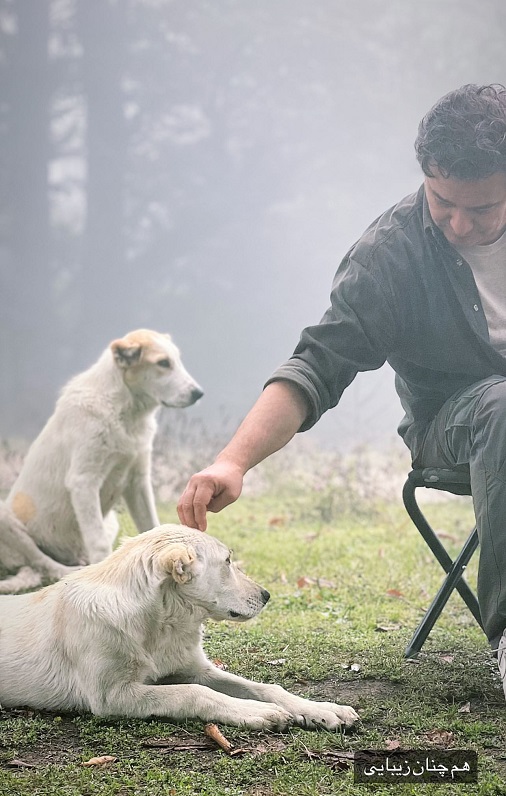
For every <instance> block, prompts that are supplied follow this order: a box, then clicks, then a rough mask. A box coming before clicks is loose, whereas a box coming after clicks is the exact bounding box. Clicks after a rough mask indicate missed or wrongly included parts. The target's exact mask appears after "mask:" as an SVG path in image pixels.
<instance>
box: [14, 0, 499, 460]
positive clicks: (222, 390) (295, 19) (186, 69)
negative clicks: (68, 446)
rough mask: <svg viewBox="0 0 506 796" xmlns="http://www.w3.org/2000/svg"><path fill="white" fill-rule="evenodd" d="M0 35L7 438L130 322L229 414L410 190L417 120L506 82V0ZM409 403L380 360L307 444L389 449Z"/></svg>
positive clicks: (50, 16) (18, 5)
mask: <svg viewBox="0 0 506 796" xmlns="http://www.w3.org/2000/svg"><path fill="white" fill-rule="evenodd" d="M0 32H1V41H0V58H1V67H2V71H1V78H0V79H1V89H2V92H1V106H0V137H1V147H0V153H1V154H0V159H1V168H2V180H1V200H0V202H1V203H0V234H1V241H0V293H1V295H0V301H1V308H0V309H1V312H0V365H1V373H2V378H1V380H0V435H2V436H3V437H19V436H22V437H26V438H32V437H33V436H34V435H35V434H36V433H37V432H38V430H39V429H40V428H41V426H42V424H43V423H44V422H45V420H46V419H47V417H48V416H49V415H50V413H51V411H52V407H53V405H54V401H55V398H56V396H57V394H58V391H59V389H60V388H61V386H62V385H63V384H64V383H65V382H66V381H67V380H68V379H69V377H70V376H72V375H73V374H75V373H77V372H79V371H80V370H82V369H84V368H85V367H87V366H88V365H90V364H91V363H92V362H93V361H94V360H95V359H96V358H97V357H98V356H99V354H100V352H101V351H102V350H103V349H104V348H105V347H106V346H107V345H108V343H109V342H110V341H111V340H113V339H115V338H117V337H119V336H122V335H123V334H125V333H126V332H127V331H130V330H133V329H135V328H138V327H148V328H153V329H157V330H159V331H166V332H169V333H170V334H171V335H172V336H173V338H174V340H175V342H176V343H177V344H178V346H179V348H180V349H181V351H182V354H183V359H184V362H185V364H186V366H187V368H188V369H189V370H190V372H191V373H192V375H193V376H194V377H195V378H196V379H197V380H198V381H199V382H200V384H201V385H202V387H203V389H204V391H205V397H204V398H203V399H202V401H201V402H200V403H199V404H198V406H196V407H194V408H192V409H189V410H185V411H187V412H189V413H191V418H192V420H195V421H197V420H199V422H202V423H204V424H205V426H206V427H207V428H208V429H210V430H212V429H216V428H217V429H219V428H220V426H224V425H227V426H229V427H233V426H234V425H235V424H236V423H237V422H238V421H239V420H240V418H241V417H242V416H243V415H244V414H245V412H246V411H247V409H248V408H249V407H250V406H251V404H252V403H253V402H254V400H255V398H256V397H257V395H258V393H259V392H260V390H261V389H262V386H263V383H264V382H265V380H266V379H267V378H268V377H269V375H270V374H271V372H272V371H273V370H274V369H275V368H276V367H277V366H278V365H279V364H281V363H282V362H283V361H284V360H285V359H286V358H288V356H289V355H290V354H291V352H292V350H293V348H294V347H295V345H296V343H297V340H298V337H299V334H300V331H301V329H302V328H303V326H305V325H307V324H313V323H315V322H317V321H318V320H319V319H320V317H321V316H322V314H323V312H324V311H325V309H326V307H327V304H328V296H329V290H330V285H331V281H332V277H333V274H334V272H335V270H336V268H337V265H338V263H339V261H340V259H341V258H342V256H343V255H344V254H345V253H346V251H347V249H348V248H349V246H350V245H351V244H352V243H353V242H354V240H355V239H356V238H357V237H358V236H359V235H360V234H361V232H362V231H363V230H364V228H365V227H366V226H367V225H368V224H369V223H370V222H371V221H372V220H373V219H374V218H375V217H376V216H377V215H379V214H380V213H381V212H382V211H383V210H385V209H386V208H387V207H389V206H390V205H392V204H394V203H395V202H397V201H398V200H399V199H401V198H402V197H403V196H404V195H406V194H408V193H411V192H413V191H415V190H416V189H417V188H418V186H419V184H420V182H421V179H422V178H421V172H420V169H419V167H418V164H417V163H416V160H415V156H414V149H413V141H414V138H415V135H416V130H417V125H418V122H419V120H420V118H421V117H422V115H423V114H424V113H425V112H426V111H427V110H428V109H429V107H430V106H431V105H432V104H433V103H434V102H435V101H436V100H437V99H438V98H439V97H440V96H442V95H443V94H444V93H446V92H447V91H449V90H451V89H453V88H456V87H457V86H460V85H462V84H464V83H470V82H477V83H492V82H505V81H506V48H505V46H504V42H505V33H506V4H505V3H504V0H481V2H480V3H477V2H475V0H472V1H471V0H425V2H423V3H419V2H414V1H413V2H410V0H383V2H381V3H377V2H374V0H367V1H366V0H354V2H353V3H350V2H344V0H116V1H115V2H114V0H52V1H51V0H36V2H34V1H33V0H32V2H30V0H0ZM401 415H402V411H401V408H400V404H399V401H398V399H397V397H396V395H395V391H394V389H393V376H392V373H391V371H390V370H389V369H388V367H384V368H382V369H381V370H379V371H377V372H375V373H369V374H360V375H359V376H358V377H357V379H356V380H355V382H354V383H353V384H352V385H351V386H350V387H349V388H348V390H347V391H346V393H345V396H344V398H343V399H342V402H341V404H340V406H339V407H337V408H336V409H334V410H332V411H331V412H329V413H327V415H326V416H325V417H324V418H323V419H322V420H321V421H320V423H319V424H318V425H317V426H316V427H315V429H313V430H312V431H311V432H308V434H309V435H312V436H314V438H315V440H318V441H320V442H322V443H325V444H326V445H329V446H332V447H335V448H336V449H345V448H350V447H351V446H354V445H357V444H364V443H365V444H371V445H374V446H383V445H385V444H386V442H387V441H389V440H393V439H395V432H396V426H397V423H398V421H399V420H400V417H401ZM399 444H400V443H399Z"/></svg>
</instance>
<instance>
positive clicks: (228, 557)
mask: <svg viewBox="0 0 506 796" xmlns="http://www.w3.org/2000/svg"><path fill="white" fill-rule="evenodd" d="M231 563H232V555H231V554H230V553H229V554H228V556H227V557H226V559H225V564H231Z"/></svg>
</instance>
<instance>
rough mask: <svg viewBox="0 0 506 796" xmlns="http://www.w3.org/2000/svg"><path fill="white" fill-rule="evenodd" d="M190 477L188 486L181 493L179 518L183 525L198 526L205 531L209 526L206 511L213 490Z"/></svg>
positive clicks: (178, 506)
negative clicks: (194, 481)
mask: <svg viewBox="0 0 506 796" xmlns="http://www.w3.org/2000/svg"><path fill="white" fill-rule="evenodd" d="M192 481H193V478H192V479H190V481H189V483H188V486H187V487H186V489H185V491H184V492H183V494H182V495H181V498H180V500H179V503H178V505H177V513H178V516H179V520H180V522H181V523H182V524H183V525H188V526H189V527H190V528H197V529H198V530H199V531H205V530H206V528H207V520H206V512H207V506H208V503H209V502H210V500H211V499H212V496H213V490H212V489H211V488H210V487H209V485H204V484H199V483H198V482H197V484H196V485H195V483H192Z"/></svg>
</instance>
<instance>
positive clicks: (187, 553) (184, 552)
mask: <svg viewBox="0 0 506 796" xmlns="http://www.w3.org/2000/svg"><path fill="white" fill-rule="evenodd" d="M159 560H160V565H161V567H162V569H163V570H165V572H167V573H168V574H169V575H172V577H173V578H174V580H175V581H176V583H188V581H190V580H191V579H192V577H193V575H194V571H195V567H194V564H195V561H196V560H197V554H196V553H195V550H194V549H193V547H191V546H190V545H176V546H173V547H168V548H167V549H166V550H164V551H163V552H162V553H161V554H160V559H159Z"/></svg>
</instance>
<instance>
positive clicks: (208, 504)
mask: <svg viewBox="0 0 506 796" xmlns="http://www.w3.org/2000/svg"><path fill="white" fill-rule="evenodd" d="M307 414H308V405H307V402H306V399H305V397H304V395H303V393H302V391H301V390H299V389H298V388H297V387H296V386H294V385H293V384H291V383H290V382H288V381H275V382H272V383H271V384H269V385H267V387H266V388H265V390H264V391H263V392H262V394H261V395H260V397H259V398H258V400H257V402H256V403H255V404H254V406H253V407H252V409H251V410H250V412H249V413H248V414H247V415H246V417H245V418H244V420H243V422H242V423H241V425H240V426H239V428H238V429H237V431H236V433H235V434H234V436H233V437H232V439H231V440H230V442H229V443H228V445H227V446H226V447H225V448H224V449H223V450H222V451H221V453H219V454H218V456H217V457H216V461H215V462H214V464H212V465H211V466H210V467H206V469H205V470H201V471H200V472H199V473H196V474H195V475H193V476H192V477H191V478H190V480H189V482H188V484H187V486H186V489H185V490H184V492H183V494H182V495H181V497H180V499H179V503H178V506H177V511H178V514H179V519H180V521H181V522H182V523H183V524H184V525H189V526H190V527H192V528H198V529H199V530H201V531H205V530H206V528H207V520H206V513H207V511H213V512H217V511H221V509H223V508H225V506H228V505H229V504H230V503H233V502H234V500H237V498H238V497H239V495H240V494H241V491H242V484H243V479H244V475H245V473H246V472H247V471H248V470H250V469H251V468H252V467H254V466H255V465H256V464H258V463H259V462H261V461H263V460H264V459H266V458H267V457H268V456H270V455H271V453H274V452H275V451H277V450H279V449H280V448H282V447H283V446H284V445H286V444H287V442H289V441H290V440H291V439H292V437H293V436H294V435H295V434H296V433H297V431H298V430H299V428H300V427H301V425H302V424H303V422H304V420H305V419H306V416H307Z"/></svg>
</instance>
